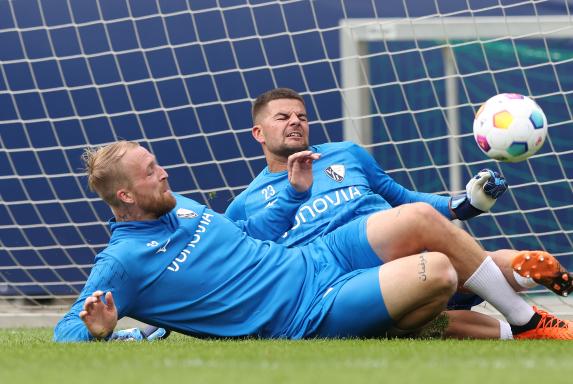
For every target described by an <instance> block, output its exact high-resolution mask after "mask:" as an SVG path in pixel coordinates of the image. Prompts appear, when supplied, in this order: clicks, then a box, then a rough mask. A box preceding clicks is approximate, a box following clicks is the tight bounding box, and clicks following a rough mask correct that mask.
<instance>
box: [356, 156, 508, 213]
mask: <svg viewBox="0 0 573 384" xmlns="http://www.w3.org/2000/svg"><path fill="white" fill-rule="evenodd" d="M349 152H351V153H352V154H353V155H354V156H355V157H356V159H357V161H359V162H360V164H361V165H362V167H363V169H364V172H365V174H366V175H367V176H368V180H369V183H370V187H371V188H372V190H373V191H375V192H377V193H378V194H380V195H381V196H382V197H383V198H384V199H385V200H386V201H388V202H389V203H390V205H392V206H393V207H396V206H398V205H401V204H407V203H414V202H425V203H428V204H430V205H432V206H433V207H434V208H435V209H436V210H438V211H439V212H440V213H441V214H442V215H444V216H445V217H447V218H448V219H450V220H451V219H460V220H466V219H469V218H472V217H474V216H477V215H479V214H481V213H483V212H487V211H489V210H490V209H491V207H492V206H493V205H494V204H495V202H496V200H497V198H498V197H500V196H501V195H502V194H503V193H504V192H505V191H506V190H507V183H506V181H505V179H504V178H503V176H501V175H500V174H499V173H497V172H495V171H492V170H489V169H482V170H481V171H480V172H479V173H478V174H477V175H476V176H474V177H473V178H472V179H471V180H470V181H469V183H468V184H467V186H466V193H464V194H462V195H458V196H454V197H449V196H440V195H437V194H434V193H424V192H417V191H411V190H409V189H407V188H405V187H404V186H402V185H400V184H398V183H397V182H396V181H394V179H392V178H391V177H390V176H388V174H386V172H384V171H383V170H382V169H381V168H380V165H379V164H378V163H377V162H376V160H374V159H373V158H372V156H370V154H369V153H368V152H366V151H365V150H364V149H363V148H361V147H359V146H357V145H352V146H350V147H349Z"/></svg>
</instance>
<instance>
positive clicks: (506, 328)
mask: <svg viewBox="0 0 573 384" xmlns="http://www.w3.org/2000/svg"><path fill="white" fill-rule="evenodd" d="M499 339H500V340H512V339H513V332H511V325H509V323H508V322H506V321H503V320H499Z"/></svg>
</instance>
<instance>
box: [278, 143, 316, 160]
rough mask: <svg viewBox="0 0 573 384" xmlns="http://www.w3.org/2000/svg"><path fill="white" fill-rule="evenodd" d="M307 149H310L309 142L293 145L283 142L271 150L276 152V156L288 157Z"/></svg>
mask: <svg viewBox="0 0 573 384" xmlns="http://www.w3.org/2000/svg"><path fill="white" fill-rule="evenodd" d="M307 149H308V142H306V143H303V144H297V145H291V146H288V145H286V144H283V145H281V146H278V147H276V148H273V149H270V152H271V153H273V154H275V155H276V156H280V157H284V158H285V159H286V158H287V157H289V156H290V155H292V154H294V153H297V152H300V151H306V150H307Z"/></svg>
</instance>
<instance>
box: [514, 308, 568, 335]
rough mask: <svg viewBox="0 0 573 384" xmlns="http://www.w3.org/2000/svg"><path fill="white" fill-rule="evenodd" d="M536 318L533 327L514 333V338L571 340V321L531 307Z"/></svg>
mask: <svg viewBox="0 0 573 384" xmlns="http://www.w3.org/2000/svg"><path fill="white" fill-rule="evenodd" d="M533 310H534V311H535V313H536V315H535V316H534V317H536V318H538V319H539V320H538V321H537V324H536V325H535V328H532V329H528V330H525V331H522V332H519V333H514V334H513V338H514V339H521V340H525V339H554V340H573V322H571V321H565V320H561V319H559V318H558V317H556V316H555V315H552V314H550V313H547V312H545V311H543V310H541V309H538V308H537V307H533Z"/></svg>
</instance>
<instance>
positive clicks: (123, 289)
mask: <svg viewBox="0 0 573 384" xmlns="http://www.w3.org/2000/svg"><path fill="white" fill-rule="evenodd" d="M130 286H132V285H131V284H129V280H128V275H127V273H126V272H125V270H124V269H123V267H122V266H121V265H120V264H119V263H117V262H115V261H113V260H110V259H103V258H101V257H99V256H98V258H97V259H96V263H95V265H94V267H93V268H92V271H91V273H90V276H89V277H88V280H87V282H86V285H85V286H84V288H83V289H82V292H81V293H80V296H79V297H78V299H77V300H76V302H75V303H74V304H73V305H72V307H71V308H70V311H69V312H68V313H66V314H65V315H64V317H63V318H62V319H61V320H60V321H59V322H58V324H57V325H56V328H55V329H54V341H57V342H77V341H91V340H96V339H102V338H105V337H107V336H108V335H109V334H110V333H111V332H112V331H113V327H115V324H116V323H117V319H118V318H119V317H121V314H122V308H121V305H120V306H119V307H116V303H117V302H120V303H132V302H133V298H132V297H131V291H132V290H131V288H130ZM104 292H107V294H106V295H105V297H103V294H104ZM112 292H113V296H112ZM104 300H105V301H104Z"/></svg>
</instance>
